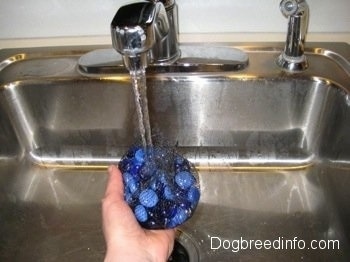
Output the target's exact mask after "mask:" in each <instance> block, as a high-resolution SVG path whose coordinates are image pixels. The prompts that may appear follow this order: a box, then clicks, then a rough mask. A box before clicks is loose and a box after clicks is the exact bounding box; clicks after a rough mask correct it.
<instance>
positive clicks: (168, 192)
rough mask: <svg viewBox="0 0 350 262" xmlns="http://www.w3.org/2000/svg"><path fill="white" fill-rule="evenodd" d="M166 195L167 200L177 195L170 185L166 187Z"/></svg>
mask: <svg viewBox="0 0 350 262" xmlns="http://www.w3.org/2000/svg"><path fill="white" fill-rule="evenodd" d="M164 197H165V199H167V200H174V198H175V195H174V192H173V190H171V188H170V187H169V186H166V187H164Z"/></svg>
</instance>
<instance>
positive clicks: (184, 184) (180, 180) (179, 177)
mask: <svg viewBox="0 0 350 262" xmlns="http://www.w3.org/2000/svg"><path fill="white" fill-rule="evenodd" d="M175 182H176V184H177V185H178V186H179V187H180V188H181V189H184V190H185V189H187V188H189V187H190V186H192V185H193V184H194V183H195V182H196V179H195V178H194V176H193V175H192V174H191V173H189V172H187V171H182V172H180V173H177V174H176V175H175Z"/></svg>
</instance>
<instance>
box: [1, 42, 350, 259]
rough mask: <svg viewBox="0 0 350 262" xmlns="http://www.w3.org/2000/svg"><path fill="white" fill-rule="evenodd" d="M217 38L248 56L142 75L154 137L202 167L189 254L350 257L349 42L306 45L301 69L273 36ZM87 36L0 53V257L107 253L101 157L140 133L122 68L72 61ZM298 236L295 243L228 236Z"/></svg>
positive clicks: (188, 229)
mask: <svg viewBox="0 0 350 262" xmlns="http://www.w3.org/2000/svg"><path fill="white" fill-rule="evenodd" d="M225 46H226V48H231V47H237V48H240V49H242V50H244V51H245V52H246V53H247V54H248V56H249V66H248V67H246V68H245V69H242V70H239V71H230V70H223V71H220V70H216V71H215V72H197V73H196V72H192V73H189V72H187V73H181V72H166V73H161V74H157V73H154V72H149V74H148V79H147V83H148V100H149V107H150V108H149V109H150V118H151V126H152V131H153V136H154V137H153V140H154V141H155V143H156V144H160V145H165V146H176V147H177V150H178V151H179V152H180V153H182V154H184V155H185V156H186V157H188V158H189V159H190V160H191V161H192V162H193V163H194V164H195V166H196V168H197V169H198V171H199V176H200V183H201V191H202V197H201V200H200V205H199V207H198V210H197V211H196V213H195V214H194V216H193V218H192V219H191V220H190V221H188V222H187V223H186V224H185V225H184V226H182V227H181V228H180V229H179V236H178V241H179V242H180V243H181V244H182V245H183V246H184V247H185V249H187V251H188V253H189V257H190V260H191V261H261V260H266V261H267V260H268V261H280V260H283V261H296V260H303V261H349V259H350V242H349V241H350V222H349V221H350V220H349V218H350V205H349V200H350V193H349V192H350V190H349V188H350V164H349V163H350V135H349V134H350V63H349V61H350V47H349V45H347V44H337V43H322V44H321V43H310V44H309V47H308V48H307V50H306V55H307V56H308V60H309V64H310V66H309V68H308V69H307V70H306V71H304V72H302V73H297V74H295V73H288V72H285V71H282V70H281V69H280V68H279V67H278V66H277V65H276V59H277V57H278V56H279V54H280V52H281V51H282V49H283V44H282V43H281V44H279V43H269V44H261V43H259V44H254V43H249V44H235V43H232V44H229V45H228V44H226V45H225ZM97 48H106V47H105V46H84V47H64V48H63V47H59V48H33V49H21V50H19V49H8V50H1V51H0V88H1V89H0V99H1V100H0V101H1V104H0V144H1V147H0V222H1V226H0V260H1V261H101V260H102V259H103V256H104V251H105V247H104V240H103V235H102V231H101V217H100V213H101V212H100V200H101V198H102V196H103V193H104V189H105V183H106V167H107V165H109V164H111V163H117V162H118V161H119V159H120V157H121V156H122V154H123V153H125V151H126V149H127V148H128V147H129V146H130V145H132V144H133V143H135V142H137V139H138V136H139V135H138V132H137V128H136V126H137V125H136V114H135V112H134V111H135V110H134V99H133V97H132V95H133V94H132V89H131V87H130V81H129V76H128V74H127V73H123V72H120V73H118V74H113V75H111V74H109V75H107V74H101V75H96V74H94V75H91V76H89V75H86V74H84V75H82V74H81V73H79V70H78V65H77V63H78V60H79V58H80V57H81V56H82V55H83V54H85V53H87V52H89V51H92V50H95V49H97ZM203 50H204V49H203ZM295 237H296V238H297V239H298V240H300V241H304V242H305V243H306V247H305V248H304V249H303V250H299V249H298V248H294V249H287V250H273V249H254V248H253V249H246V250H240V251H238V252H233V251H235V250H232V249H233V247H232V245H231V246H227V245H228V243H231V244H232V243H236V242H232V241H234V240H239V239H241V238H242V239H245V240H248V241H249V240H261V241H264V240H270V241H273V240H276V239H279V238H280V239H281V238H282V239H284V240H293V239H294V238H295ZM219 239H220V240H221V241H222V242H224V241H225V243H226V247H228V248H227V249H226V248H224V246H221V247H220V248H216V247H218V245H219V244H218V243H219V242H218V241H219ZM213 240H214V241H217V242H214V243H213ZM312 240H317V241H319V242H320V243H335V244H337V243H338V244H339V249H338V248H337V247H338V246H335V249H334V250H332V247H329V248H330V249H329V250H321V248H319V249H317V250H311V247H310V246H309V244H310V242H311V241H312ZM322 241H323V242H322ZM327 241H328V242H327ZM298 243H300V242H298ZM213 245H214V246H213ZM308 248H309V249H308Z"/></svg>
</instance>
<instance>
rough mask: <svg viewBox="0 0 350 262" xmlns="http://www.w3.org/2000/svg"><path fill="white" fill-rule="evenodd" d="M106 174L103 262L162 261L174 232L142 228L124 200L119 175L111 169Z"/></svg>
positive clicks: (116, 169)
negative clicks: (105, 246) (105, 251)
mask: <svg viewBox="0 0 350 262" xmlns="http://www.w3.org/2000/svg"><path fill="white" fill-rule="evenodd" d="M108 173H109V178H108V183H107V188H106V193H105V196H104V199H103V201H102V223H103V232H104V236H105V241H106V245H107V253H106V256H105V262H114V261H118V262H123V261H133V262H138V261H149V262H155V261H157V262H158V261H159V262H164V261H166V260H167V259H168V258H169V256H170V254H171V252H172V250H173V247H174V240H175V230H174V229H167V230H146V229H144V228H142V227H141V226H140V225H139V223H138V222H137V220H136V218H135V216H134V213H133V211H132V210H131V208H130V207H129V206H128V204H127V203H126V202H125V200H124V185H123V180H122V175H121V172H120V171H119V169H118V168H117V167H116V166H113V165H112V166H110V167H109V168H108Z"/></svg>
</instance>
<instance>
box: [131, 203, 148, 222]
mask: <svg viewBox="0 0 350 262" xmlns="http://www.w3.org/2000/svg"><path fill="white" fill-rule="evenodd" d="M134 214H135V217H136V219H137V220H138V221H140V222H145V221H147V219H148V215H147V210H146V208H145V207H144V206H142V205H138V206H136V207H135V209H134Z"/></svg>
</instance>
